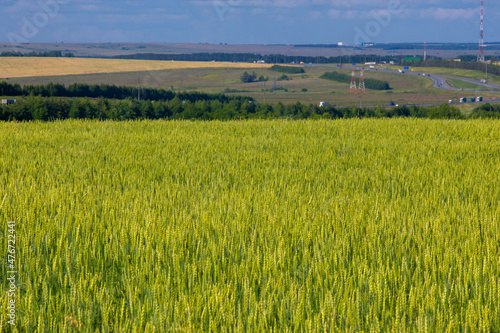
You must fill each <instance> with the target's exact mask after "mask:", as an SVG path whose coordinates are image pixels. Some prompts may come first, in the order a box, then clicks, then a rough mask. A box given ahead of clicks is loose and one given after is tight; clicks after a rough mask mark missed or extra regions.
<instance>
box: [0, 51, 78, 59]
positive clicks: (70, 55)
mask: <svg viewBox="0 0 500 333" xmlns="http://www.w3.org/2000/svg"><path fill="white" fill-rule="evenodd" d="M74 56H75V55H74V54H73V53H71V52H66V53H63V52H62V51H44V52H42V51H40V52H35V51H31V52H27V53H22V52H14V51H4V52H2V53H0V57H53V58H60V57H67V58H73V57H74Z"/></svg>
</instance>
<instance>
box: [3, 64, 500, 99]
mask: <svg viewBox="0 0 500 333" xmlns="http://www.w3.org/2000/svg"><path fill="white" fill-rule="evenodd" d="M249 70H250V71H252V70H255V69H182V70H164V71H150V72H133V73H110V74H92V75H72V76H58V77H50V78H48V77H41V78H40V77H34V78H19V79H9V80H8V81H7V82H10V83H14V82H18V83H21V84H42V83H49V82H60V83H64V84H66V85H69V84H71V83H88V84H100V83H110V84H117V85H132V86H136V85H138V83H139V82H140V83H141V84H142V85H143V86H148V87H159V88H166V89H172V88H173V89H174V90H175V91H183V90H188V91H194V90H199V91H204V92H211V93H220V92H224V91H226V90H227V89H229V90H235V91H243V92H238V93H236V94H238V95H246V96H251V97H253V98H255V99H256V100H257V101H259V102H264V100H265V101H266V102H269V103H278V102H284V103H295V102H297V101H300V102H302V103H306V104H309V103H314V104H316V103H318V102H320V101H329V102H330V103H331V104H334V105H359V104H360V103H362V104H363V105H378V104H380V105H387V104H389V102H390V101H394V102H397V103H399V104H422V103H424V104H425V103H438V104H439V103H445V102H447V101H448V100H449V99H453V98H455V94H456V93H454V92H449V91H443V90H439V89H435V88H433V87H432V83H431V81H430V80H428V79H425V78H422V77H413V76H408V75H398V74H390V73H381V72H377V71H366V72H365V76H366V77H367V78H374V79H378V80H383V81H387V82H389V84H390V86H391V87H392V88H393V90H391V91H388V92H381V91H374V90H369V89H368V90H367V93H366V94H363V95H362V96H360V95H358V94H350V93H349V85H348V84H343V83H338V82H333V81H327V80H323V79H320V78H319V77H320V76H321V75H322V74H323V73H325V72H326V71H332V70H337V69H332V68H327V67H307V68H306V71H307V73H305V74H294V75H291V74H290V75H289V77H291V79H292V80H290V81H278V82H277V87H278V88H282V89H287V90H288V92H285V91H284V90H279V91H276V92H275V93H272V92H271V91H270V90H272V88H273V78H278V77H279V76H280V74H279V73H277V72H274V71H270V70H266V69H257V70H255V72H256V73H257V75H258V76H260V75H263V76H265V77H269V81H267V82H256V83H242V82H241V80H240V77H241V75H242V74H243V72H244V71H249ZM339 71H340V72H341V73H344V74H350V70H349V69H341V70H339ZM303 88H306V89H307V90H308V91H307V92H302V89H303ZM264 89H266V90H268V91H267V92H266V93H265V94H264V92H263V90H264ZM494 96H495V95H494V94H492V95H491V96H490V95H486V94H485V98H486V97H488V98H490V97H494Z"/></svg>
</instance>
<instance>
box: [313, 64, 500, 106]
mask: <svg viewBox="0 0 500 333" xmlns="http://www.w3.org/2000/svg"><path fill="white" fill-rule="evenodd" d="M306 66H309V67H327V68H338V67H337V66H335V65H321V64H309V65H306ZM347 68H348V67H347ZM417 68H418V67H415V68H414V69H417ZM356 70H358V71H359V70H361V67H356ZM365 71H367V72H370V71H376V72H383V73H391V74H397V75H413V76H420V77H424V76H423V74H424V73H423V71H420V72H416V71H406V70H405V71H404V73H400V72H399V71H397V70H393V69H387V68H375V69H370V68H365ZM425 78H428V79H430V80H432V82H433V87H434V88H437V89H441V90H448V91H457V92H458V91H459V92H463V93H467V92H469V93H471V92H472V93H474V97H477V95H478V94H487V93H500V85H496V84H492V83H481V82H480V81H476V80H472V79H467V78H463V77H453V76H445V75H434V74H429V73H426V75H425ZM446 79H454V80H460V81H464V82H468V83H472V84H476V85H478V86H483V87H487V88H490V89H495V90H497V91H491V90H490V91H487V90H484V91H482V90H475V89H462V90H460V89H458V88H455V87H451V86H450V85H448V83H447V82H446ZM462 97H473V96H467V95H466V94H464V96H462ZM474 103H475V104H485V103H500V97H499V98H496V99H490V100H484V101H482V102H474ZM441 104H443V103H440V104H405V105H417V106H439V105H441ZM452 104H454V105H455V104H463V103H452ZM383 106H384V105H383ZM391 106H392V105H385V107H391ZM340 107H342V106H340ZM363 107H368V108H371V107H376V106H375V105H363Z"/></svg>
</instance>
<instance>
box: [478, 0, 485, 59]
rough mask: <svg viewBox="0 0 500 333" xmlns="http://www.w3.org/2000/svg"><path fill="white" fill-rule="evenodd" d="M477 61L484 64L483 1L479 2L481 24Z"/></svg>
mask: <svg viewBox="0 0 500 333" xmlns="http://www.w3.org/2000/svg"><path fill="white" fill-rule="evenodd" d="M477 61H480V62H484V0H481V23H480V25H479V52H478V54H477Z"/></svg>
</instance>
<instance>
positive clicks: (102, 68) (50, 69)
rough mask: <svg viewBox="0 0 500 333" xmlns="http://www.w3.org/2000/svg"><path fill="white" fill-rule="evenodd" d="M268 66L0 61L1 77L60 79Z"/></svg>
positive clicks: (85, 60)
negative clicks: (106, 74)
mask: <svg viewBox="0 0 500 333" xmlns="http://www.w3.org/2000/svg"><path fill="white" fill-rule="evenodd" d="M268 67H270V65H267V64H248V63H230V62H192V61H189V62H188V61H150V60H118V59H86V58H30V57H13V58H11V57H5V58H0V78H3V79H5V78H20V77H33V76H61V75H81V74H97V73H122V72H137V71H158V70H166V69H195V68H268Z"/></svg>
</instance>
